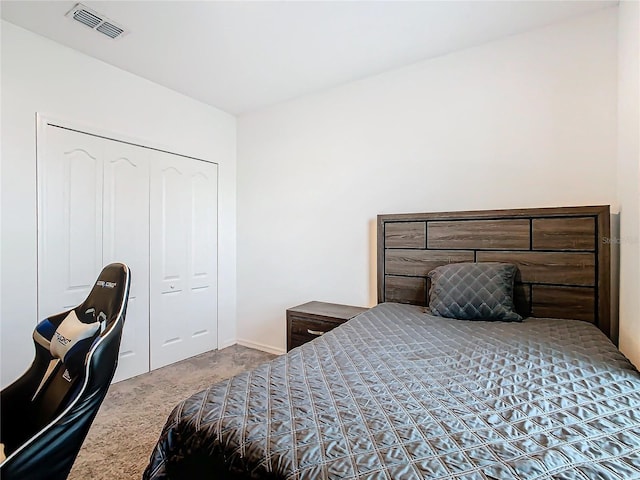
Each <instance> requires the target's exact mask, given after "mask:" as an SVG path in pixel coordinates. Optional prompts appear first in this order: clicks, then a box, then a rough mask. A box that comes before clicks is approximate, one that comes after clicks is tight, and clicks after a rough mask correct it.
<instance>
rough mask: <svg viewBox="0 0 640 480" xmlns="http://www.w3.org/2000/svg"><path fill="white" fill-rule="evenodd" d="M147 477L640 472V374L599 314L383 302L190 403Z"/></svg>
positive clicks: (180, 409)
mask: <svg viewBox="0 0 640 480" xmlns="http://www.w3.org/2000/svg"><path fill="white" fill-rule="evenodd" d="M145 478H153V479H161V478H162V479H165V478H167V479H168V478H171V479H178V478H229V479H232V478H242V479H249V478H269V479H397V480H400V479H402V480H405V479H406V480H413V479H486V478H496V479H550V478H553V479H617V480H623V479H624V480H629V479H640V374H639V373H638V372H637V371H636V370H635V369H634V368H633V366H632V365H631V364H630V363H629V362H628V361H627V360H626V359H625V357H624V356H623V355H622V354H620V352H619V351H618V350H617V349H616V348H615V347H614V346H613V344H612V343H611V342H610V341H609V340H608V339H607V338H606V337H605V336H604V335H603V334H602V333H601V332H600V331H599V330H598V329H597V328H596V327H594V326H592V325H590V324H587V323H585V322H579V321H572V320H550V319H528V320H525V321H524V322H522V323H503V322H478V321H475V322H473V321H461V320H452V319H444V318H438V317H432V316H429V315H427V314H426V313H424V309H423V308H421V307H415V306H409V305H398V304H382V305H378V306H377V307H375V308H373V309H372V310H370V311H368V312H366V313H364V314H362V315H359V316H358V317H356V318H354V319H352V320H350V321H349V322H347V323H346V324H344V325H342V326H341V327H339V328H337V329H335V330H333V331H331V332H329V333H327V334H325V335H323V336H322V337H320V338H318V339H317V340H314V341H313V342H311V343H308V344H305V345H303V346H302V347H299V348H297V349H294V350H292V351H291V352H289V353H288V354H287V355H283V356H281V357H278V358H276V359H275V360H273V361H271V362H269V363H266V364H264V365H262V366H260V367H258V368H256V369H255V370H253V371H250V372H247V373H244V374H241V375H237V376H235V377H233V378H230V379H229V380H226V381H223V382H220V383H217V384H215V385H213V386H211V387H210V388H208V389H207V390H205V391H202V392H200V393H197V394H195V395H193V396H192V397H190V398H188V399H187V400H185V401H184V402H182V403H181V404H179V405H178V406H177V407H176V408H175V409H174V411H173V413H172V414H171V416H170V417H169V419H168V421H167V424H166V426H165V428H164V430H163V432H162V434H161V437H160V439H159V441H158V444H157V446H156V448H155V450H154V451H153V453H152V455H151V463H150V464H149V466H148V467H147V470H146V471H145Z"/></svg>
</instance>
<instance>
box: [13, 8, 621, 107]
mask: <svg viewBox="0 0 640 480" xmlns="http://www.w3.org/2000/svg"><path fill="white" fill-rule="evenodd" d="M76 3H77V2H75V1H60V0H57V1H44V2H43V1H2V3H1V4H0V7H1V9H2V12H1V13H2V18H3V19H5V20H7V21H9V22H11V23H14V24H16V25H19V26H21V27H23V28H26V29H28V30H31V31H33V32H35V33H38V34H40V35H43V36H45V37H48V38H50V39H52V40H54V41H56V42H59V43H61V44H63V45H66V46H68V47H71V48H73V49H76V50H78V51H80V52H83V53H86V54H87V55H90V56H92V57H95V58H98V59H100V60H103V61H104V62H107V63H109V64H111V65H114V66H116V67H119V68H121V69H123V70H126V71H128V72H131V73H134V74H136V75H139V76H141V77H144V78H147V79H149V80H151V81H153V82H156V83H158V84H160V85H164V86H166V87H168V88H171V89H173V90H176V91H178V92H181V93H183V94H185V95H188V96H190V97H192V98H195V99H197V100H200V101H202V102H204V103H207V104H209V105H212V106H215V107H218V108H220V109H222V110H225V111H227V112H229V113H232V114H241V113H244V112H248V111H252V110H256V109H259V108H261V107H265V106H268V105H271V104H274V103H277V102H281V101H284V100H288V99H291V98H294V97H298V96H300V95H304V94H308V93H312V92H317V91H321V90H324V89H328V88H331V87H334V86H337V85H340V84H343V83H346V82H349V81H353V80H357V79H360V78H364V77H367V76H369V75H374V74H377V73H381V72H384V71H386V70H390V69H393V68H397V67H401V66H403V65H408V64H410V63H414V62H417V61H420V60H423V59H426V58H430V57H435V56H438V55H442V54H445V53H448V52H452V51H454V50H459V49H462V48H466V47H470V46H473V45H477V44H480V43H484V42H487V41H491V40H493V39H497V38H500V37H504V36H507V35H513V34H516V33H519V32H523V31H526V30H530V29H533V28H536V27H540V26H544V25H548V24H551V23H554V22H558V21H561V20H564V19H567V18H570V17H575V16H579V15H583V14H586V13H589V12H593V11H595V10H598V9H601V8H606V7H610V6H615V5H617V1H592V0H589V1H577V0H569V1H558V0H556V1H497V2H494V1H471V2H466V1H422V2H420V1H418V2H405V1H387V2H380V1H341V2H332V1H308V2H296V1H286V2H285V1H279V2H269V1H258V2H244V1H231V2H214V1H91V0H88V1H86V2H82V3H83V4H84V5H86V6H87V7H89V8H91V9H93V10H95V11H97V12H98V13H100V14H102V15H105V16H107V17H109V18H110V19H111V20H113V21H114V22H116V23H118V24H120V25H122V26H124V27H125V28H126V29H127V30H129V31H130V33H128V34H127V35H125V36H123V37H122V38H119V39H116V40H112V39H110V38H108V37H106V36H104V35H102V34H100V33H97V32H95V31H92V30H91V29H89V28H87V27H85V26H83V25H81V24H80V23H78V22H76V21H74V20H71V19H70V18H68V17H65V14H66V13H67V12H68V11H69V10H70V9H71V8H72V7H74V5H75V4H76Z"/></svg>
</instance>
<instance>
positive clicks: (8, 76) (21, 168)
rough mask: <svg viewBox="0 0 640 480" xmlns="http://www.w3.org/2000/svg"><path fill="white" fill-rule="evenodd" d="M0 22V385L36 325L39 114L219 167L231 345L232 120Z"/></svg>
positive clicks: (222, 320) (223, 325)
mask: <svg viewBox="0 0 640 480" xmlns="http://www.w3.org/2000/svg"><path fill="white" fill-rule="evenodd" d="M1 26H2V74H1V75H2V76H1V82H2V98H1V100H2V112H1V113H2V130H1V133H2V150H1V152H2V163H1V175H2V178H1V185H2V188H1V192H2V212H1V213H2V224H1V239H2V248H1V250H2V256H1V258H2V266H1V270H2V282H1V285H2V291H1V295H0V298H2V306H1V308H2V310H1V312H0V314H1V315H0V328H1V339H2V340H1V342H2V343H1V348H2V351H1V355H2V356H1V360H2V371H1V374H2V378H1V382H2V385H6V384H7V383H8V382H9V381H12V380H13V379H15V378H16V377H17V376H18V375H19V374H21V373H22V372H23V371H24V369H25V368H26V367H27V366H28V364H29V361H30V360H31V359H32V358H33V347H32V341H31V333H32V332H33V328H34V326H35V324H36V322H37V321H38V318H37V316H36V298H37V296H36V293H37V292H36V278H37V277H36V251H37V249H36V243H37V232H36V171H35V166H36V137H35V132H36V122H35V119H36V112H42V113H46V114H49V115H52V116H55V117H62V118H65V119H69V120H72V121H74V122H78V123H81V124H86V125H89V126H94V127H96V128H98V129H102V130H107V131H110V132H113V133H116V134H124V135H126V136H128V137H135V138H139V139H141V140H145V141H148V142H151V143H152V144H154V145H162V146H164V147H165V148H166V149H167V150H169V151H173V152H176V153H182V154H185V155H190V156H194V157H198V158H203V159H207V160H211V161H214V162H217V163H218V164H219V252H220V254H219V307H218V309H219V310H218V317H219V335H218V338H219V342H220V344H221V345H223V344H226V345H228V344H231V343H234V341H235V315H236V312H235V309H236V271H235V264H236V258H235V257H236V164H235V157H236V152H235V149H236V121H235V118H234V117H232V116H231V115H228V114H226V113H223V112H221V111H220V110H217V109H215V108H212V107H209V106H207V105H204V104H202V103H200V102H197V101H195V100H192V99H190V98H187V97H185V96H183V95H180V94H178V93H175V92H173V91H171V90H168V89H166V88H164V87H161V86H159V85H156V84H154V83H151V82H149V81H147V80H144V79H142V78H140V77H136V76H134V75H131V74H129V73H126V72H124V71H122V70H119V69H117V68H114V67H112V66H110V65H107V64H105V63H102V62H100V61H98V60H95V59H92V58H90V57H88V56H85V55H83V54H81V53H78V52H76V51H73V50H71V49H68V48H66V47H63V46H60V45H59V44H57V43H54V42H51V41H49V40H47V39H45V38H43V37H40V36H37V35H34V34H32V33H30V32H28V31H26V30H23V29H21V28H18V27H16V26H14V25H12V24H10V23H7V22H2V25H1ZM133 274H134V275H135V272H133ZM176 321H179V319H176Z"/></svg>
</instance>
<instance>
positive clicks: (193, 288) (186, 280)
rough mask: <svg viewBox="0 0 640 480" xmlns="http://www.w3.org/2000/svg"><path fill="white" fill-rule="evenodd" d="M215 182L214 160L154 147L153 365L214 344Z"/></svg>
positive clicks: (152, 164) (211, 347) (165, 363)
mask: <svg viewBox="0 0 640 480" xmlns="http://www.w3.org/2000/svg"><path fill="white" fill-rule="evenodd" d="M216 188H217V169H216V167H215V165H211V164H208V163H206V162H200V161H197V160H193V159H189V158H185V157H180V156H177V155H170V154H166V153H160V152H156V153H154V155H153V159H152V160H151V207H150V213H151V217H150V228H151V236H150V254H151V255H150V260H151V263H150V287H151V290H150V292H151V293H150V295H151V312H150V313H151V326H150V341H151V368H152V369H154V368H159V367H161V366H164V365H167V364H169V363H173V362H175V361H178V360H182V359H184V358H188V357H191V356H193V355H197V354H199V353H202V352H205V351H208V350H212V349H214V348H216V346H217V317H216V308H217V307H216V306H217V297H216V291H217V288H216V285H215V278H216V276H217V272H216V256H217V254H216V243H215V237H216V222H217V208H216V202H215V199H216V198H217V192H216ZM212 278H213V280H212Z"/></svg>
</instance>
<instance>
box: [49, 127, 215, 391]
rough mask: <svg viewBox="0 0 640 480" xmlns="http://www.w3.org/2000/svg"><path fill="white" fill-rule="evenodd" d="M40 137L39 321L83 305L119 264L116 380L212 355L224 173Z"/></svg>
mask: <svg viewBox="0 0 640 480" xmlns="http://www.w3.org/2000/svg"><path fill="white" fill-rule="evenodd" d="M40 135H43V139H42V141H40V142H39V145H40V150H39V152H38V192H39V202H38V218H39V239H38V241H39V258H38V313H39V318H40V319H42V318H44V317H46V316H49V315H51V314H54V313H57V312H59V311H62V310H65V309H68V308H72V307H74V306H76V305H78V304H80V303H81V302H82V301H84V299H85V298H86V296H87V295H88V293H89V291H90V290H91V288H92V286H93V283H94V282H95V279H96V277H97V275H98V273H99V272H100V270H101V269H102V267H103V266H104V265H107V264H108V263H111V262H115V261H120V262H124V263H126V264H127V265H129V267H130V269H131V272H132V283H131V291H130V295H129V304H128V308H127V316H126V321H125V326H124V331H123V336H122V343H121V347H120V359H119V364H118V370H117V371H116V375H115V377H114V381H118V380H123V379H125V378H130V377H132V376H135V375H138V374H140V373H144V372H147V371H149V370H150V369H153V368H157V367H159V366H162V365H166V364H168V363H171V362H174V361H177V360H181V359H184V358H187V357H189V356H192V355H196V354H198V353H202V352H204V351H207V350H212V349H215V348H216V347H217V336H216V333H217V297H216V292H217V286H216V279H217V245H216V238H217V232H216V224H217V206H216V198H217V192H216V189H217V166H216V165H215V164H210V163H207V162H202V161H198V160H194V159H190V158H186V157H182V156H179V155H173V154H168V153H163V152H158V151H156V150H152V149H149V148H144V147H139V146H134V145H130V144H127V143H123V142H119V141H115V140H110V139H106V138H101V137H96V136H93V135H89V134H84V133H81V132H76V131H73V130H68V129H65V128H59V127H56V126H51V125H47V126H46V127H45V128H43V129H42V130H41V132H40ZM178 172H179V174H178ZM181 175H183V176H181ZM158 202H160V203H158ZM178 280H180V282H178ZM163 282H164V283H163ZM167 282H168V283H167ZM172 286H173V288H171V287H172ZM165 290H169V292H170V293H169V294H168V295H165ZM174 292H175V293H174ZM205 297H206V298H205ZM174 299H175V300H174ZM174 312H176V313H178V314H177V315H173V313H174Z"/></svg>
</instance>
